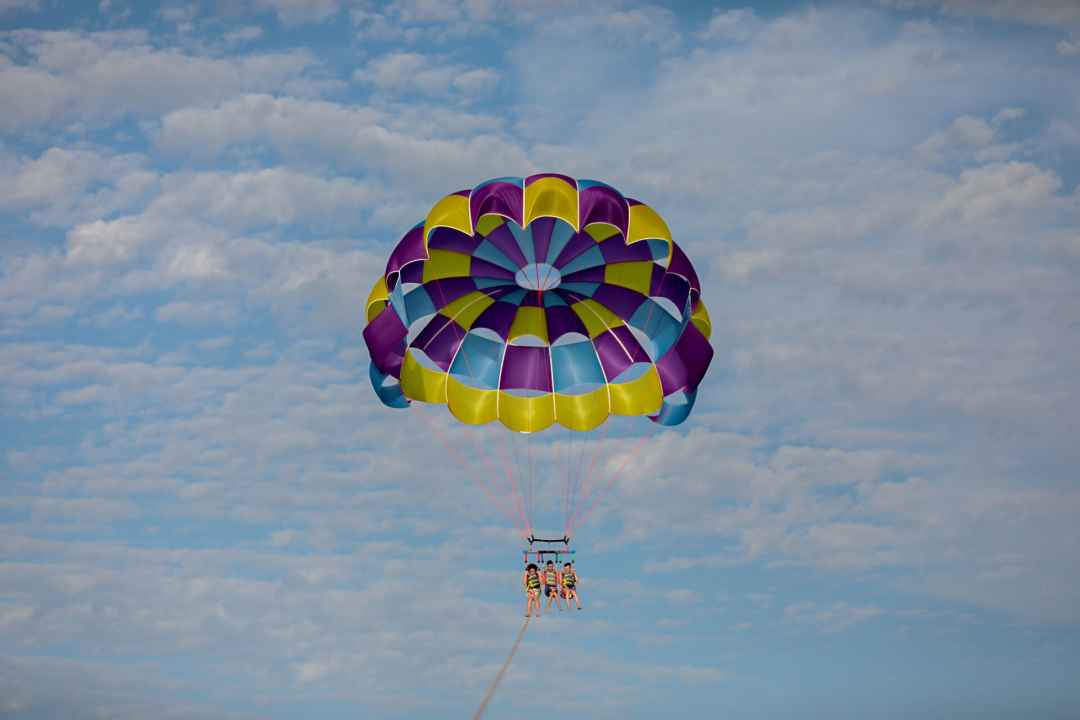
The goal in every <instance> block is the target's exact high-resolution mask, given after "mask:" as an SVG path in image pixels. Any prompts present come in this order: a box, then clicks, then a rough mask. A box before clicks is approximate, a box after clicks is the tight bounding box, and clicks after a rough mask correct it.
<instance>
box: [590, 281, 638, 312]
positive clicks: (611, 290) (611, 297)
mask: <svg viewBox="0 0 1080 720" xmlns="http://www.w3.org/2000/svg"><path fill="white" fill-rule="evenodd" d="M592 297H593V300H595V301H596V302H598V303H600V304H601V305H603V306H604V307H606V308H607V309H608V310H610V311H611V312H613V313H615V314H616V315H618V316H619V317H620V318H622V319H623V320H624V321H629V320H630V318H631V317H632V316H633V315H634V312H635V311H636V310H637V309H638V308H639V307H641V303H643V302H645V299H646V298H645V296H644V295H642V294H641V293H639V292H635V291H633V290H630V289H628V288H624V287H622V286H621V285H610V284H607V283H605V284H603V285H601V286H600V287H598V288H597V289H596V292H594V293H593V296H592Z"/></svg>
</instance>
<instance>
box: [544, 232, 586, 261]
mask: <svg viewBox="0 0 1080 720" xmlns="http://www.w3.org/2000/svg"><path fill="white" fill-rule="evenodd" d="M594 245H596V241H595V240H593V238H592V235H590V234H589V233H586V232H577V233H574V234H573V236H571V238H570V240H569V242H567V243H566V246H565V247H564V248H563V249H562V252H561V253H559V256H558V257H557V258H555V262H553V263H551V264H552V265H554V266H555V267H557V268H559V269H560V270H561V269H562V268H563V266H564V265H566V264H567V263H569V262H570V261H571V260H573V259H574V258H576V257H577V256H578V255H580V254H581V253H583V252H585V251H586V250H588V249H589V248H591V247H592V246H594Z"/></svg>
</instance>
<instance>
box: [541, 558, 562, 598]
mask: <svg viewBox="0 0 1080 720" xmlns="http://www.w3.org/2000/svg"><path fill="white" fill-rule="evenodd" d="M540 578H541V579H542V580H543V581H544V595H545V596H547V599H548V602H547V606H548V610H550V609H551V603H555V604H556V605H557V606H558V607H559V609H560V610H562V609H563V608H562V591H561V590H560V587H559V585H560V583H561V582H562V578H561V577H560V576H559V571H558V570H557V569H556V568H555V562H554V561H552V560H548V561H547V563H545V565H544V572H543V573H541V575H540Z"/></svg>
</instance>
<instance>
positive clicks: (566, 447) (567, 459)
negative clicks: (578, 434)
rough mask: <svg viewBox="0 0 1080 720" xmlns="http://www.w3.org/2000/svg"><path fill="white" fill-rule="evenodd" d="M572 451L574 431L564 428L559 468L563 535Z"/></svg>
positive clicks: (565, 522) (567, 509)
mask: <svg viewBox="0 0 1080 720" xmlns="http://www.w3.org/2000/svg"><path fill="white" fill-rule="evenodd" d="M573 451H574V431H573V430H571V429H570V428H566V441H565V442H564V443H563V466H562V468H560V469H561V470H562V473H560V474H561V475H562V476H563V483H562V516H563V535H564V536H565V535H566V526H567V523H569V522H570V473H571V472H572V467H571V458H572V457H573Z"/></svg>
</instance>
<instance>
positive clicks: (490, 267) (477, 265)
mask: <svg viewBox="0 0 1080 720" xmlns="http://www.w3.org/2000/svg"><path fill="white" fill-rule="evenodd" d="M469 275H470V276H472V277H484V278H497V279H499V280H509V281H510V282H513V281H514V273H512V272H510V271H509V270H507V269H506V268H504V267H501V266H499V265H496V264H495V263H490V262H488V261H487V260H481V259H480V258H478V257H474V258H473V259H472V261H471V264H470V265H469Z"/></svg>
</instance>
